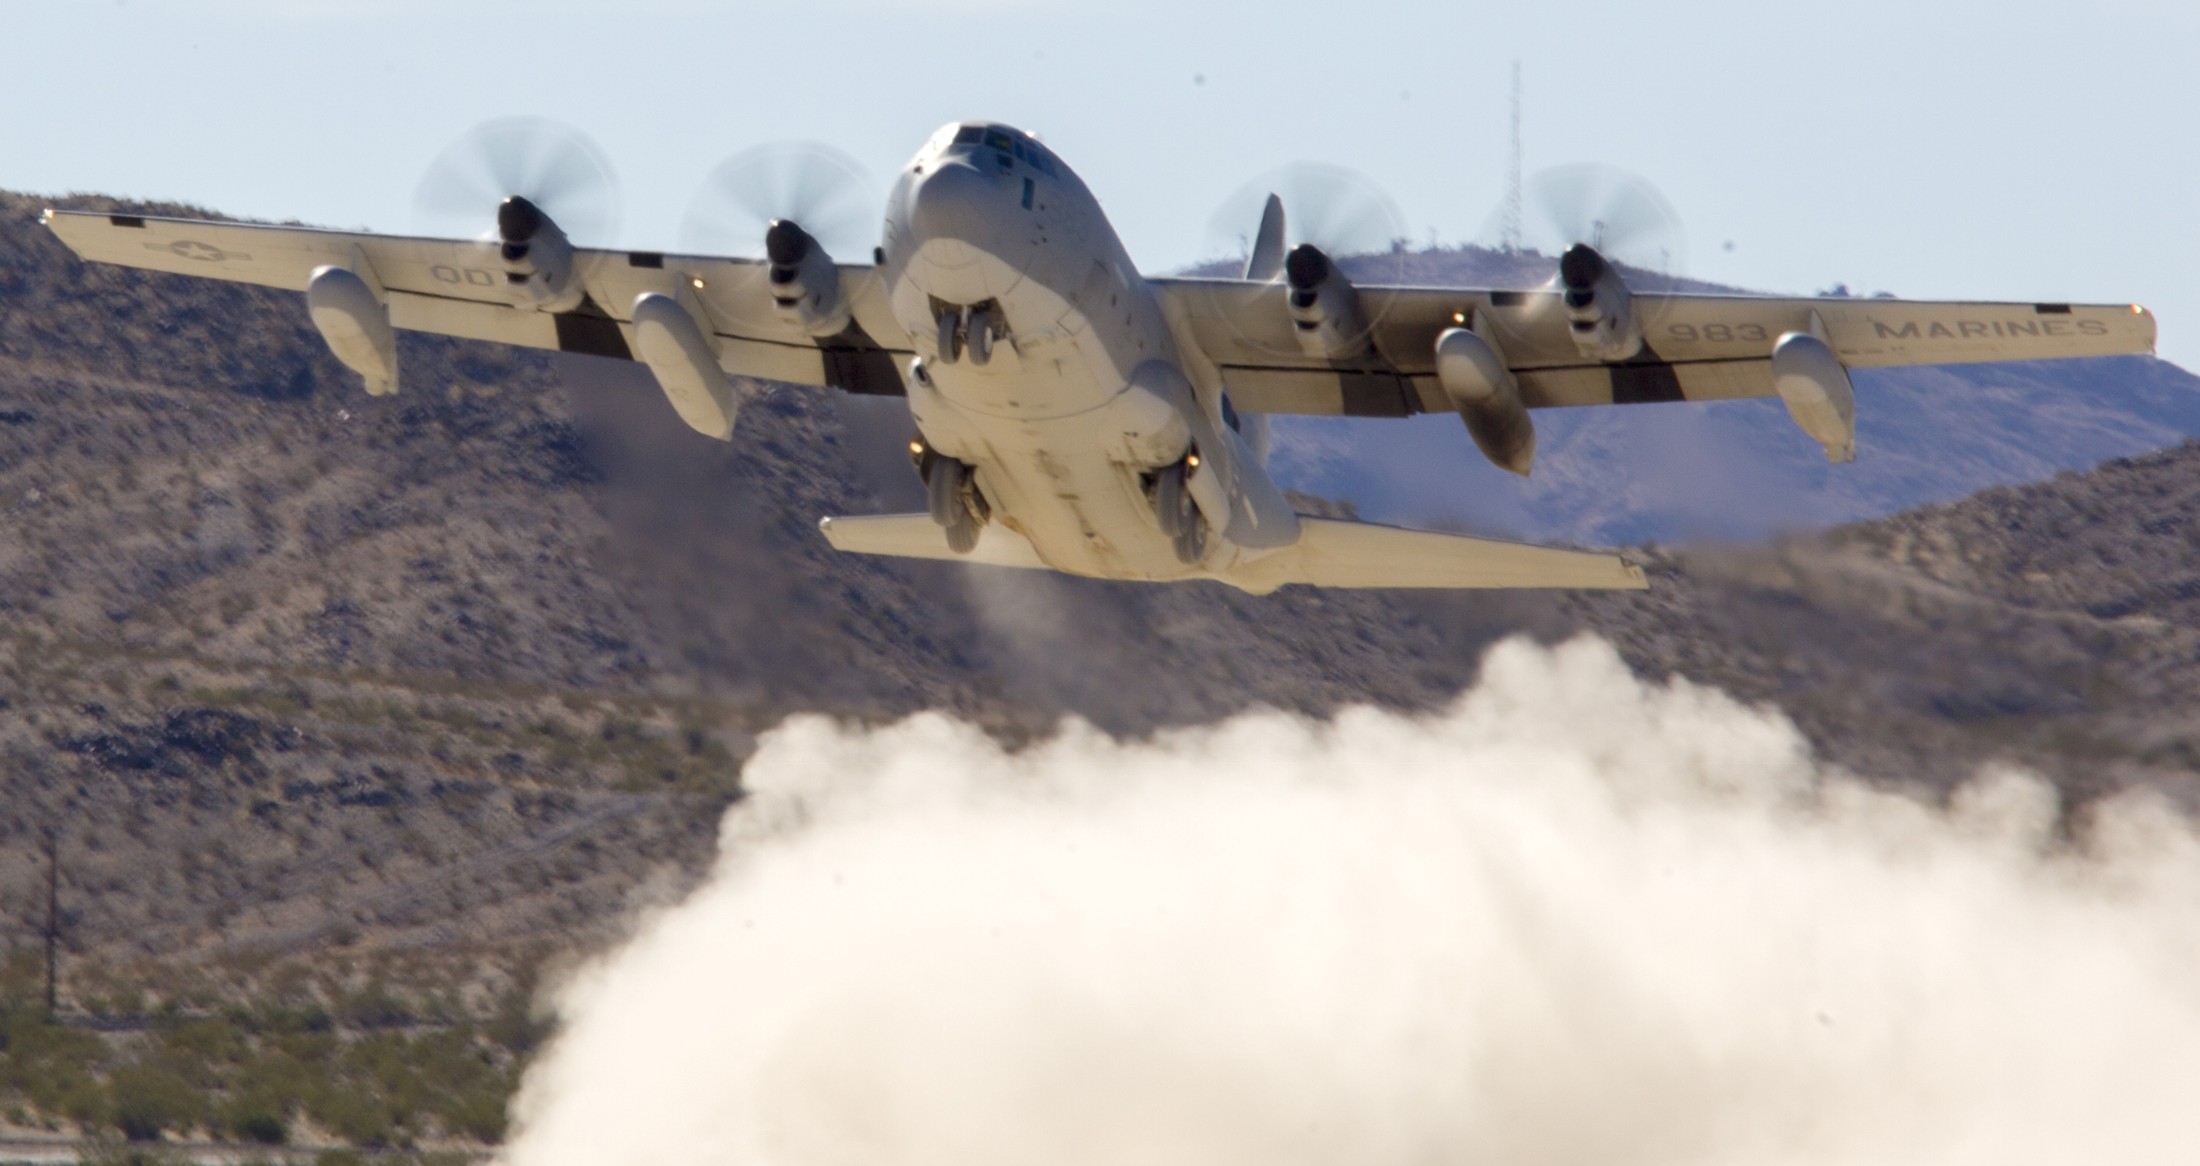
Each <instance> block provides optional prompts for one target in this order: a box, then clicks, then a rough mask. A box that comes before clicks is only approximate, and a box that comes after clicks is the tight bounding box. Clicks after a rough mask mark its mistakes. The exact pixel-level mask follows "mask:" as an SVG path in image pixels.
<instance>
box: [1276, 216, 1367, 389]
mask: <svg viewBox="0 0 2200 1166" xmlns="http://www.w3.org/2000/svg"><path fill="white" fill-rule="evenodd" d="M1283 279H1284V283H1285V285H1286V287H1287V288H1288V289H1289V291H1288V294H1289V297H1290V299H1289V303H1290V310H1291V325H1292V327H1293V329H1294V330H1296V331H1297V333H1298V337H1299V347H1300V348H1302V349H1304V350H1305V351H1306V354H1307V355H1308V356H1311V357H1315V358H1316V359H1320V360H1335V359H1338V358H1340V357H1348V356H1358V355H1359V354H1360V353H1361V352H1363V351H1365V350H1366V348H1367V320H1366V317H1365V316H1363V315H1361V313H1360V293H1359V292H1358V291H1356V290H1354V288H1353V287H1352V281H1351V280H1349V279H1346V278H1345V276H1344V273H1343V272H1341V271H1339V270H1337V265H1336V264H1335V263H1333V262H1331V261H1330V258H1329V256H1327V255H1324V254H1322V250H1321V248H1319V247H1316V246H1314V245H1313V244H1311V243H1301V244H1299V245H1298V246H1296V247H1293V248H1292V249H1291V253H1290V254H1288V255H1286V256H1284V258H1283Z"/></svg>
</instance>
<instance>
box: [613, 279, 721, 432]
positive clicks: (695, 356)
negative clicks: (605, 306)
mask: <svg viewBox="0 0 2200 1166" xmlns="http://www.w3.org/2000/svg"><path fill="white" fill-rule="evenodd" d="M634 355H635V357H636V358H637V359H639V360H640V361H641V362H642V363H643V364H646V365H648V366H649V371H651V372H653V373H655V374H657V386H658V387H659V388H661V389H663V390H664V392H665V399H666V400H669V401H671V402H672V409H673V411H674V412H676V413H678V414H679V415H680V420H682V421H685V422H687V425H688V428H690V429H693V430H694V431H695V432H697V433H700V434H702V435H703V436H705V437H715V438H717V439H718V440H720V441H725V440H727V439H729V438H731V437H732V436H733V421H734V417H735V415H736V413H737V412H738V411H739V408H740V406H739V403H738V402H737V401H736V400H735V398H734V395H733V384H732V382H730V381H728V380H727V379H726V373H725V370H724V369H721V368H719V367H718V357H717V354H716V353H715V352H714V351H713V350H712V348H711V343H710V337H709V336H707V335H705V334H704V331H703V328H702V326H701V325H700V324H697V323H696V322H695V316H694V315H693V314H692V313H690V312H689V311H688V310H687V309H686V308H685V307H682V306H681V305H680V301H678V300H676V299H673V298H672V297H671V296H668V295H665V294H663V293H662V292H643V293H642V294H641V295H639V296H637V297H635V300H634Z"/></svg>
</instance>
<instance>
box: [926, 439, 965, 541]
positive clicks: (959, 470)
mask: <svg viewBox="0 0 2200 1166" xmlns="http://www.w3.org/2000/svg"><path fill="white" fill-rule="evenodd" d="M969 476H970V468H969V467H968V466H965V465H963V464H962V463H961V462H959V461H956V460H955V459H954V458H951V457H944V456H935V457H933V458H932V462H931V464H930V465H928V466H926V467H925V471H924V497H925V502H926V503H927V504H928V505H929V507H930V509H931V511H932V521H934V522H937V523H939V524H940V525H941V526H953V525H955V515H956V514H957V513H968V512H969V510H970V508H969V507H968V506H965V505H964V504H963V499H962V491H963V483H964V482H965V481H966V480H968V479H969Z"/></svg>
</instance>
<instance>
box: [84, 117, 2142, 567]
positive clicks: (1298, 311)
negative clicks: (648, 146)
mask: <svg viewBox="0 0 2200 1166" xmlns="http://www.w3.org/2000/svg"><path fill="white" fill-rule="evenodd" d="M527 193H528V192H525V191H518V190H510V189H505V190H499V191H497V192H495V194H496V196H510V197H505V198H504V199H503V201H502V202H501V203H500V204H496V205H493V206H492V205H483V206H482V207H481V210H480V213H481V214H482V216H483V218H484V220H486V218H487V217H488V215H489V213H490V212H491V211H494V215H495V224H496V235H495V237H494V238H487V237H485V238H483V239H479V240H449V239H431V238H406V237H391V236H383V235H375V234H365V233H350V232H342V231H323V230H311V229H301V228H293V227H273V226H255V225H240V224H230V223H214V222H201V221H192V220H182V219H166V218H153V217H141V216H135V215H122V214H97V213H80V212H59V211H49V212H47V222H48V223H49V224H50V225H51V227H52V229H53V231H54V232H55V233H56V234H57V235H59V236H60V237H61V238H62V239H63V240H64V241H65V242H66V243H67V244H68V245H69V246H70V247H71V248H73V249H74V250H75V251H76V253H77V254H78V255H80V256H82V257H83V258H85V259H90V260H97V261H102V262H107V263H117V264H123V265H126V266H131V267H141V268H149V269H152V270H157V271H166V272H175V273H181V274H186V275H200V276H209V277H212V278H217V279H231V280H242V281H246V282H251V283H260V284H267V285H271V286H275V287H285V288H293V289H297V290H300V291H303V292H305V293H306V303H307V307H308V310H309V312H310V313H311V316H312V319H313V323H314V325H315V326H316V327H317V328H318V329H319V330H320V332H321V334H322V336H323V337H325V338H326V340H327V341H328V344H329V346H330V348H331V349H332V350H334V352H335V354H336V356H337V357H338V358H339V359H340V360H341V361H342V362H343V363H344V364H345V365H347V366H349V367H350V368H351V369H352V370H354V371H355V372H357V373H359V374H360V375H362V376H363V377H364V378H365V379H366V387H367V390H368V391H369V392H370V393H375V394H384V393H392V392H395V391H397V388H398V381H399V376H398V362H397V348H396V343H395V339H394V335H393V330H394V329H414V330H418V331H424V332H437V333H442V334H444V335H449V336H460V337H468V338H472V339H477V340H488V341H496V342H501V343H506V344H519V345H528V346H532V347H538V348H553V349H562V350H565V351H569V352H582V353H591V354H595V355H599V356H611V357H618V358H624V359H632V360H638V361H640V362H641V363H643V364H644V365H646V366H648V367H649V369H650V370H651V371H652V372H654V373H655V374H656V378H657V381H658V383H659V385H660V386H661V387H662V388H663V390H664V392H665V395H666V396H667V397H668V398H669V399H670V401H671V404H672V406H673V408H674V409H675V410H677V411H678V413H679V415H680V417H681V419H682V420H684V421H685V422H686V423H687V424H688V425H689V426H691V427H693V428H694V429H696V430H697V431H699V432H701V433H704V434H707V435H709V436H712V437H716V438H720V439H726V438H730V437H731V436H732V433H733V430H734V417H735V412H736V407H737V404H738V401H739V393H738V391H737V388H736V386H735V384H734V383H733V382H732V381H730V380H729V379H728V378H729V375H730V376H743V377H756V378H763V379H768V380H774V381H784V382H790V383H794V384H803V385H819V386H830V387H832V388H836V389H840V390H843V391H846V392H851V393H873V394H894V395H905V396H906V397H907V398H908V402H909V407H910V411H911V414H912V415H913V417H914V420H915V423H916V428H917V434H916V437H915V439H914V440H913V441H912V442H911V456H912V459H913V460H914V461H915V462H916V464H917V468H918V470H919V471H920V473H921V474H922V476H923V478H924V481H925V483H926V486H927V489H928V494H929V498H930V513H929V514H913V515H886V516H871V517H835V518H827V519H824V520H823V522H822V528H823V531H824V535H825V537H826V538H827V539H828V540H829V541H830V542H831V543H832V545H833V546H835V547H838V548H839V549H841V550H844V551H857V552H864V553H869V554H881V555H900V556H909V557H916V558H928V559H947V560H958V559H959V560H962V561H966V562H975V563H986V564H994V565H1000V566H1013V567H1046V568H1053V569H1055V570H1058V571H1065V572H1069V573H1072V574H1078V575H1088V576H1098V577H1102V578H1114V579H1142V580H1172V579H1215V580H1220V581H1222V582H1224V583H1228V584H1231V585H1233V586H1236V587H1240V588H1243V589H1245V590H1248V591H1253V592H1266V591H1271V590H1274V589H1275V588H1277V587H1280V586H1284V585H1287V584H1293V583H1298V584H1311V585H1317V586H1330V587H1619V588H1626V587H1642V586H1644V580H1643V574H1642V572H1641V570H1640V569H1639V568H1638V567H1636V566H1635V565H1634V564H1632V563H1629V562H1627V561H1626V560H1624V559H1623V558H1621V557H1619V556H1616V555H1611V554H1597V553H1588V552H1582V551H1573V550H1561V549H1556V548H1544V547H1532V546H1522V545H1518V544H1513V543H1504V542H1496V541H1492V540H1486V539H1476V538H1467V537H1462V536H1457V535H1449V534H1440V533H1433V532H1423V531H1409V530H1400V529H1396V528H1392V527H1384V526H1376V525H1372V524H1365V523H1356V522H1343V521H1335V520H1329V519H1322V518H1314V517H1308V516H1303V515H1299V514H1295V513H1293V510H1292V507H1291V505H1290V503H1289V502H1288V501H1287V500H1286V499H1285V496H1284V494H1283V492H1282V491H1281V490H1279V489H1278V488H1277V486H1276V485H1275V483H1274V482H1273V481H1271V480H1270V478H1269V476H1268V474H1267V473H1266V472H1265V470H1264V468H1263V466H1262V464H1261V460H1260V458H1259V457H1258V455H1257V453H1256V450H1255V448H1254V446H1255V443H1253V442H1250V441H1248V440H1247V436H1246V432H1245V428H1246V427H1245V426H1244V424H1243V422H1242V420H1241V419H1242V418H1244V417H1247V416H1249V415H1254V414H1270V413H1299V414H1327V415H1346V416H1382V417H1394V416H1405V415H1409V414H1413V413H1420V412H1434V411H1440V410H1450V411H1456V412H1457V413H1458V414H1459V415H1460V416H1461V417H1462V418H1463V419H1464V420H1465V422H1466V426H1467V428H1468V430H1469V431H1470V432H1471V433H1472V435H1473V437H1474V440H1475V442H1476V444H1477V445H1478V446H1479V447H1480V448H1481V450H1482V452H1483V453H1484V454H1485V455H1487V456H1488V457H1489V458H1490V460H1491V461H1493V462H1495V463H1496V464H1497V465H1499V466H1502V467H1504V468H1506V469H1508V470H1512V471H1514V472H1516V473H1521V474H1525V473H1527V472H1528V469H1529V465H1530V462H1531V460H1532V459H1533V457H1534V453H1535V429H1534V424H1533V422H1532V420H1531V418H1530V410H1533V409H1539V408H1553V407H1558V406H1573V405H1614V404H1630V403H1637V402H1655V401H1681V400H1689V401H1712V400H1724V399H1729V398H1740V397H1767V396H1778V397H1780V398H1781V399H1782V400H1783V401H1784V402H1785V403H1786V405H1787V407H1788V410H1789V411H1790V412H1791V414H1792V415H1793V417H1794V420H1795V421H1796V423H1797V424H1798V425H1799V426H1800V427H1801V429H1802V430H1803V431H1804V432H1805V433H1806V434H1808V435H1809V436H1810V437H1811V438H1813V439H1815V440H1817V441H1818V442H1819V443H1820V444H1821V445H1823V446H1824V448H1825V452H1826V456H1827V457H1828V458H1829V459H1831V460H1833V461H1847V460H1849V459H1850V458H1852V457H1853V456H1854V450H1855V407H1854V403H1853V397H1852V394H1851V391H1850V382H1849V372H1848V370H1849V369H1852V368H1859V367H1865V368H1871V367H1885V366H1890V365H1905V364H1924V363H1943V362H1959V361H1993V360H2034V359H2041V358H2048V357H2076V356H2104V355H2112V354H2120V353H2141V352H2150V351H2152V349H2153V345H2154V321H2153V318H2152V317H2151V316H2150V315H2148V314H2147V313H2146V312H2145V311H2144V310H2143V309H2141V308H2138V307H2136V306H2134V305H2124V304H2118V305H2113V306H2094V305H2080V304H2029V303H2027V304H2007V303H1924V302H1906V301H1900V300H1891V299H1869V300H1863V299H1832V298H1809V299H1782V298H1771V297H1759V296H1733V295H1693V294H1651V293H1645V292H1637V291H1631V290H1630V289H1629V287H1628V286H1627V284H1626V282H1625V281H1624V279H1623V277H1622V273H1621V271H1620V270H1619V268H1618V267H1617V266H1616V265H1615V264H1614V263H1612V262H1609V261H1607V259H1606V258H1605V257H1604V256H1603V255H1601V254H1599V252H1598V250H1597V249H1595V248H1593V247H1591V246H1589V245H1587V244H1586V243H1579V244H1577V245H1575V246H1573V247H1572V248H1571V249H1569V250H1567V251H1566V252H1565V254H1564V255H1563V256H1562V257H1561V259H1560V261H1559V265H1558V268H1559V270H1558V275H1557V276H1556V278H1555V279H1553V281H1552V282H1551V283H1550V284H1549V285H1548V286H1545V287H1540V288H1534V289H1527V290H1485V289H1472V288H1447V287H1403V286H1373V285H1370V286H1357V287H1356V286H1354V284H1353V282H1352V281H1351V279H1350V278H1348V276H1347V274H1346V272H1345V270H1344V268H1345V266H1346V265H1345V264H1343V263H1341V262H1340V260H1342V259H1343V258H1344V257H1343V256H1335V255H1330V254H1325V253H1324V252H1323V251H1322V250H1321V249H1320V248H1319V247H1317V246H1315V245H1313V244H1309V243H1300V244H1298V245H1296V246H1290V245H1289V243H1288V237H1287V235H1286V229H1285V218H1284V214H1285V210H1286V208H1285V207H1284V206H1283V205H1282V202H1281V201H1280V200H1279V199H1276V198H1274V197H1270V198H1269V199H1268V200H1267V204H1266V208H1265V213H1264V214H1263V215H1262V218H1261V221H1260V224H1259V230H1258V232H1257V234H1255V235H1254V236H1253V237H1252V240H1251V246H1250V255H1249V257H1248V258H1247V259H1246V261H1245V265H1244V270H1243V272H1242V275H1241V277H1239V278H1222V279H1214V278H1154V277H1148V276H1144V275H1141V274H1140V273H1139V272H1138V270H1137V269H1136V268H1135V267H1134V266H1133V265H1132V263H1131V260H1130V257H1129V255H1128V254H1127V253H1126V252H1125V250H1124V247H1123V244H1122V242H1121V241H1120V240H1119V239H1118V238H1117V237H1116V234H1115V232H1114V230H1113V229H1112V228H1111V227H1110V226H1109V223H1108V220H1107V218H1106V216H1105V215H1104V214H1103V213H1102V212H1101V209H1100V204H1099V202H1098V201H1097V200H1096V199H1095V198H1094V196H1093V194H1092V193H1091V191H1089V190H1088V189H1087V188H1086V187H1085V184H1084V183H1083V182H1082V181H1080V180H1079V179H1078V177H1077V175H1076V174H1075V172H1073V171H1072V170H1071V169H1070V168H1069V167H1068V165H1066V164H1065V163H1063V162H1062V161H1061V160H1060V159H1059V158H1058V157H1056V156H1055V154H1054V153H1053V152H1052V151H1051V150H1049V149H1048V148H1047V147H1046V146H1045V145H1043V144H1041V143H1040V142H1038V141H1037V140H1035V139H1033V138H1032V137H1030V136H1029V135H1027V134H1024V133H1022V132H1019V131H1017V130H1015V129H1013V128H1010V127H1008V126H1005V125H999V124H990V123H983V122H966V123H962V124H958V125H949V126H946V127H943V128H942V129H941V130H939V132H937V133H936V134H934V135H933V137H932V138H931V140H930V141H928V142H926V143H925V145H924V148H923V149H921V150H919V151H918V152H917V155H916V157H915V158H914V159H912V160H911V161H910V162H909V164H908V165H907V166H906V167H905V168H903V169H902V171H901V172H900V174H899V175H898V177H897V179H896V181H895V182H894V184H893V188H892V192H891V194H890V196H889V197H888V200H887V203H886V207H885V214H884V220H883V228H882V232H881V235H880V237H879V243H878V246H877V247H876V248H875V249H874V250H873V251H872V253H871V255H870V256H868V258H869V259H870V262H869V263H868V264H861V263H856V264H851V263H846V262H841V261H840V258H844V257H834V256H831V255H828V254H827V253H826V250H825V247H824V246H823V244H821V243H820V242H819V240H818V238H817V237H816V236H815V235H813V234H812V233H811V232H810V231H808V230H806V229H805V228H804V226H803V225H802V224H801V223H799V222H797V221H794V220H793V219H792V218H782V219H778V220H774V221H771V222H770V223H769V226H768V228H767V229H765V230H764V238H763V239H762V240H761V241H762V243H763V252H764V254H763V255H762V256H760V257H758V258H755V259H736V258H714V257H710V256H691V255H677V254H664V253H657V252H640V251H613V250H600V249H589V248H584V247H580V246H576V245H575V244H574V242H573V241H572V240H571V239H569V238H568V236H567V234H566V231H565V230H564V229H563V228H561V227H560V226H559V224H558V223H556V222H554V221H552V219H551V217H550V216H549V214H547V213H546V212H545V210H544V209H543V207H542V206H541V205H538V204H539V203H542V202H546V201H549V200H545V199H540V198H536V199H530V198H529V197H526V195H527ZM759 226H760V227H761V226H763V224H761V223H760V224H759Z"/></svg>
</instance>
